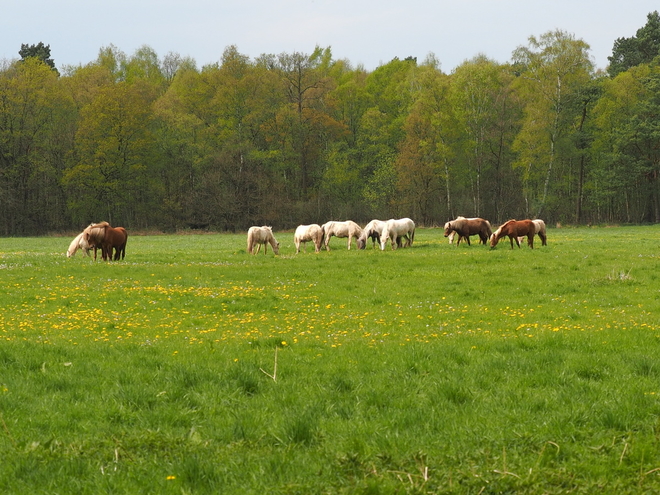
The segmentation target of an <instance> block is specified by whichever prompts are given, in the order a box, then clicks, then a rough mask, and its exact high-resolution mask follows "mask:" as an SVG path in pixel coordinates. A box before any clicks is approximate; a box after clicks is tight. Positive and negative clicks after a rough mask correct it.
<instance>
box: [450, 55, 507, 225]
mask: <svg viewBox="0 0 660 495" xmlns="http://www.w3.org/2000/svg"><path fill="white" fill-rule="evenodd" d="M512 79H513V76H512V73H511V70H510V67H509V66H500V65H498V64H497V63H495V62H494V61H492V60H489V59H487V58H486V57H484V56H478V57H475V58H474V59H472V60H470V61H466V62H465V63H463V64H462V65H460V66H459V67H458V68H457V69H456V70H455V71H454V74H453V75H452V81H451V103H452V105H453V107H454V112H455V114H456V118H457V124H458V125H459V126H460V136H462V139H461V146H460V150H458V151H457V154H458V155H459V157H460V163H461V167H460V168H461V176H462V178H463V179H464V180H465V182H466V184H467V186H468V188H467V189H466V194H465V196H469V197H470V199H471V205H470V207H469V208H467V209H466V211H464V212H463V213H465V214H467V213H469V214H470V216H485V217H487V218H497V219H503V218H504V216H506V214H505V212H504V211H503V201H502V197H503V195H504V194H507V195H511V193H512V191H513V190H514V189H515V188H511V189H512V190H509V191H504V186H505V181H506V182H511V180H512V178H511V177H510V176H508V175H507V174H506V170H507V169H509V168H510V165H511V161H512V158H511V150H510V145H511V141H512V137H513V136H512V135H513V133H514V132H515V131H516V130H517V121H518V119H519V118H520V105H519V102H518V101H517V100H516V98H515V95H514V94H513V91H512V87H511V83H512ZM505 178H506V179H505ZM516 182H517V181H516ZM466 206H467V205H466Z"/></svg>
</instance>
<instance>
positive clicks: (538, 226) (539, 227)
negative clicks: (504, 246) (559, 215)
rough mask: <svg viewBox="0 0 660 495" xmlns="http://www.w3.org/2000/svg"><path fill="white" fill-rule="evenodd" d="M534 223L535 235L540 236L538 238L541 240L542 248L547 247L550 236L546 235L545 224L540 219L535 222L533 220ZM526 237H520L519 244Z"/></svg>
mask: <svg viewBox="0 0 660 495" xmlns="http://www.w3.org/2000/svg"><path fill="white" fill-rule="evenodd" d="M532 222H534V230H535V233H536V234H538V236H539V237H540V238H541V245H542V246H547V245H548V236H547V235H546V233H545V222H544V221H543V220H541V219H540V218H537V219H535V220H532ZM523 238H524V236H522V237H518V243H520V242H522V240H523Z"/></svg>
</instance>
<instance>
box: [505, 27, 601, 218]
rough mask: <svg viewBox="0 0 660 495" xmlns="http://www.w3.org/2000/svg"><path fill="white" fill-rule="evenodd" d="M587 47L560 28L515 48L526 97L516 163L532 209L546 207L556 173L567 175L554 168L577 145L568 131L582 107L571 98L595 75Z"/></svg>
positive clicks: (538, 212)
mask: <svg viewBox="0 0 660 495" xmlns="http://www.w3.org/2000/svg"><path fill="white" fill-rule="evenodd" d="M588 50H589V45H587V44H586V43H585V42H584V41H582V40H576V39H575V37H574V36H572V35H569V34H568V33H566V32H563V31H559V30H557V31H551V32H548V33H546V34H544V35H542V36H541V37H540V38H538V39H537V38H536V37H534V36H532V37H530V38H529V46H527V47H523V46H521V47H518V48H517V49H516V50H515V52H514V62H515V64H516V65H517V67H518V69H519V70H520V72H521V76H520V77H519V78H518V83H519V90H520V91H521V97H522V98H523V99H524V100H525V115H524V119H523V125H522V129H521V131H520V132H519V134H518V136H517V138H516V141H515V143H514V149H515V150H516V151H517V152H518V159H517V160H516V163H515V165H516V166H518V167H520V168H521V170H523V180H524V185H525V201H526V203H527V204H528V205H529V206H528V207H527V211H526V214H527V215H530V216H531V215H534V216H537V217H538V216H540V215H541V214H542V213H545V209H546V207H547V202H548V199H549V193H550V185H551V182H552V179H553V176H554V177H561V176H562V174H561V172H560V171H559V172H558V171H556V170H555V168H556V167H558V166H560V165H562V160H563V159H564V156H565V154H566V153H572V151H573V148H572V146H573V145H574V144H573V141H572V140H571V138H570V135H569V134H570V132H571V131H572V129H573V124H574V122H575V112H576V111H577V108H578V107H576V106H575V105H570V104H568V102H569V101H570V100H571V99H575V98H576V95H577V94H578V93H579V90H580V89H581V88H582V87H583V86H584V85H585V84H587V83H588V82H589V81H590V80H591V77H592V73H593V64H592V62H591V61H590V59H589V54H588ZM571 110H572V112H571ZM567 150H568V151H567ZM553 174H554V175H553ZM555 198H556V196H554V197H552V198H550V199H555ZM549 213H551V214H555V215H559V213H558V212H549Z"/></svg>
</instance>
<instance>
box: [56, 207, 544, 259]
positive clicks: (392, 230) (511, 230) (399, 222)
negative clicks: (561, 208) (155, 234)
mask: <svg viewBox="0 0 660 495" xmlns="http://www.w3.org/2000/svg"><path fill="white" fill-rule="evenodd" d="M444 235H445V237H447V238H449V243H450V244H451V243H453V242H454V239H455V238H456V236H458V240H457V242H456V245H457V246H458V245H460V243H461V241H465V242H467V244H468V245H470V237H472V236H475V235H476V236H478V237H479V242H481V243H482V244H488V243H489V244H490V247H491V248H494V247H495V246H497V243H498V242H499V241H500V239H503V238H505V237H508V238H509V242H510V243H511V249H513V243H514V241H515V243H516V245H517V246H518V247H520V243H521V242H522V241H523V239H524V238H525V237H527V245H528V246H529V247H530V248H534V236H536V235H538V236H539V238H540V239H541V242H542V244H543V245H544V246H546V245H547V235H546V228H545V222H543V220H539V219H536V220H509V221H508V222H505V223H503V224H502V225H500V226H499V227H498V228H497V229H496V230H495V231H494V232H493V230H492V228H491V225H490V222H488V220H484V219H483V218H465V217H457V218H456V219H455V220H451V221H449V222H447V223H445V226H444ZM332 237H338V238H345V239H347V248H348V249H349V250H350V249H351V244H352V242H353V239H355V244H356V247H357V248H358V249H365V248H366V247H367V243H368V241H369V239H371V242H372V247H373V248H375V247H376V244H378V246H379V247H380V250H381V251H384V250H385V247H386V246H387V243H388V242H389V243H390V245H391V247H392V249H397V248H401V247H404V248H405V247H410V246H412V243H413V241H414V240H415V222H413V221H412V220H411V219H410V218H399V219H394V218H392V219H390V220H386V221H385V220H372V221H371V222H369V223H368V224H367V225H365V227H364V228H362V227H360V226H359V225H358V224H357V223H355V222H353V221H352V220H347V221H345V222H336V221H330V222H326V223H324V224H323V225H319V224H316V223H313V224H310V225H299V226H298V227H297V228H296V231H295V233H294V235H293V242H294V244H295V246H296V254H298V253H300V246H301V245H302V247H303V252H306V250H307V243H308V242H312V243H313V244H314V250H315V252H317V253H318V252H320V251H321V249H322V248H325V249H326V251H330V245H329V243H330V239H331V238H332ZM127 240H128V233H127V232H126V229H125V228H123V227H112V226H111V225H110V224H109V223H108V222H100V223H92V224H90V225H89V226H88V227H86V228H85V230H83V231H82V232H81V233H80V234H78V235H77V236H76V237H75V239H73V241H71V244H70V245H69V249H68V250H67V253H66V255H67V257H69V258H70V257H71V256H73V255H74V254H76V251H78V249H82V251H83V255H84V256H90V254H89V252H90V251H91V250H92V249H93V250H94V260H96V251H97V249H100V250H101V257H102V258H103V260H104V261H110V260H112V259H114V260H115V261H117V260H119V259H124V256H125V255H126V241H127ZM269 245H270V246H271V248H272V249H273V252H274V253H275V254H279V252H280V243H279V242H277V240H276V239H275V236H274V235H273V228H272V227H269V226H262V227H258V226H254V227H250V228H249V229H248V232H247V252H248V253H249V254H257V253H259V251H260V250H261V246H264V254H266V253H267V252H268V246H269ZM113 252H114V254H113Z"/></svg>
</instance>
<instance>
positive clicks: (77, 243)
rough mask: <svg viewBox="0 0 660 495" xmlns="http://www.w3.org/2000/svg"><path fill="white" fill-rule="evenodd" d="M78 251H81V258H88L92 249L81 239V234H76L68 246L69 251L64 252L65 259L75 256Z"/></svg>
mask: <svg viewBox="0 0 660 495" xmlns="http://www.w3.org/2000/svg"><path fill="white" fill-rule="evenodd" d="M78 249H82V252H83V256H89V251H90V250H91V249H92V246H90V245H89V244H87V241H86V240H85V239H83V232H81V233H80V234H78V235H77V236H76V238H75V239H74V240H72V241H71V244H69V249H67V251H66V257H67V258H71V257H72V256H73V255H75V254H76V251H78Z"/></svg>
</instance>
